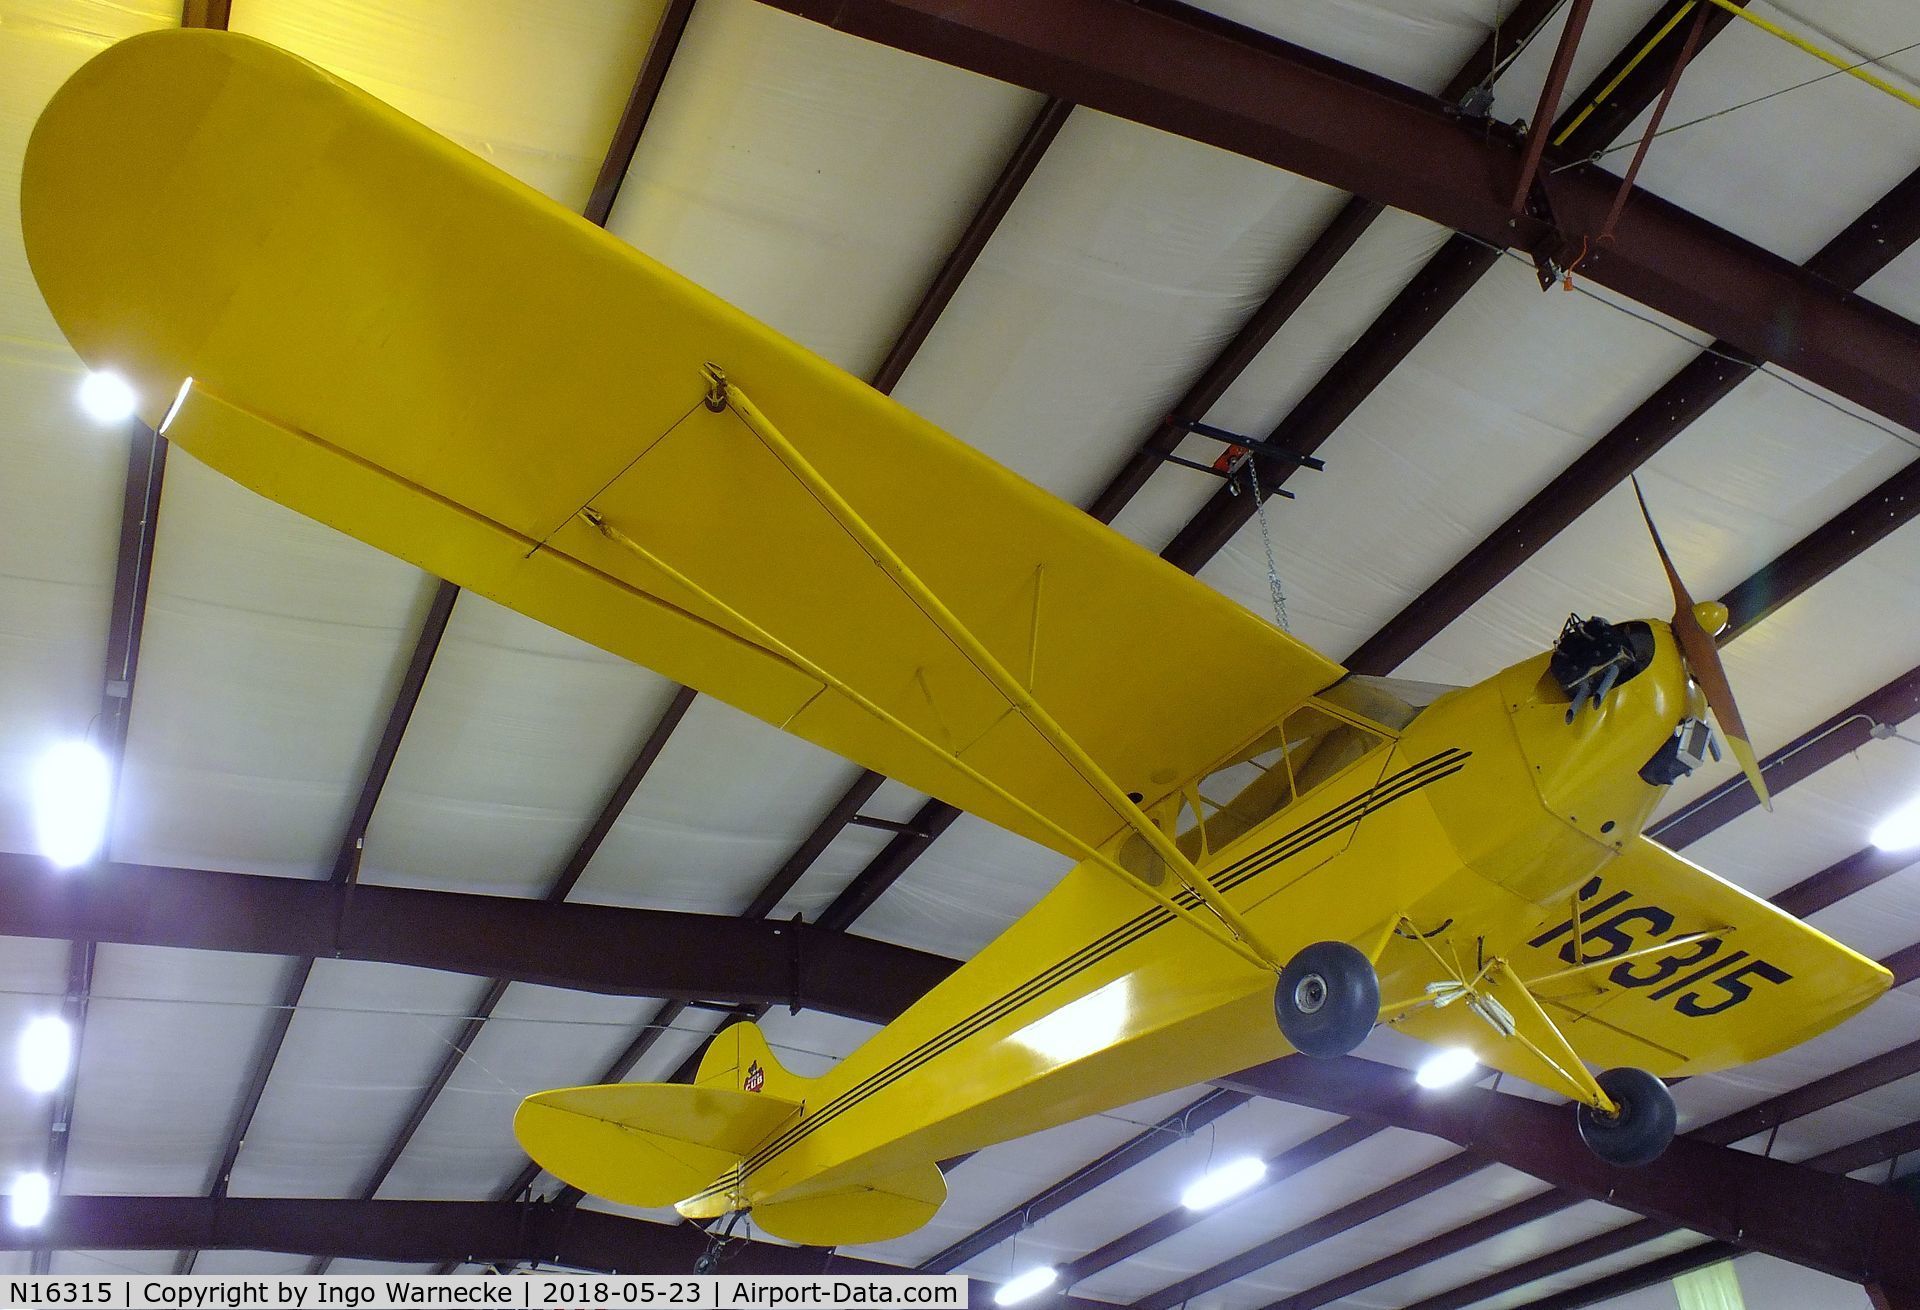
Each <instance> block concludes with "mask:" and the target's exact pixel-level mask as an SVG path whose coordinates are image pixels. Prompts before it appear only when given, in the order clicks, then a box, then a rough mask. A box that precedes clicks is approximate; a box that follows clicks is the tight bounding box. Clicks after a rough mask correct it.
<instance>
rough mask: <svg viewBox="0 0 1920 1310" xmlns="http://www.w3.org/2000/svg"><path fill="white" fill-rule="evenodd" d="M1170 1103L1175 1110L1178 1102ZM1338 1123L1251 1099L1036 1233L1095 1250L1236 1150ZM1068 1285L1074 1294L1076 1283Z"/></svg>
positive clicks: (1265, 1195)
mask: <svg viewBox="0 0 1920 1310" xmlns="http://www.w3.org/2000/svg"><path fill="white" fill-rule="evenodd" d="M1204 1091H1205V1089H1204V1088H1199V1087H1196V1088H1193V1089H1191V1090H1190V1091H1189V1092H1187V1093H1185V1094H1184V1096H1185V1097H1186V1098H1187V1100H1188V1103H1191V1101H1192V1100H1197V1099H1198V1098H1199V1096H1200V1095H1201V1094H1202V1093H1203V1092H1204ZM1174 1108H1175V1109H1178V1108H1179V1103H1178V1102H1176V1104H1175V1106H1174ZM1129 1117H1132V1116H1129ZM1340 1122H1341V1120H1340V1118H1339V1116H1337V1115H1331V1114H1326V1113H1323V1112H1321V1111H1318V1110H1309V1109H1306V1108H1304V1107H1301V1106H1295V1105H1287V1104H1285V1103H1283V1102H1279V1101H1267V1100H1261V1099H1258V1098H1256V1099H1254V1100H1251V1101H1249V1102H1247V1103H1246V1104H1245V1105H1243V1106H1241V1107H1240V1108H1238V1109H1236V1110H1233V1111H1230V1112H1229V1113H1227V1114H1225V1115H1222V1116H1221V1117H1220V1118H1218V1119H1216V1120H1214V1121H1213V1122H1212V1123H1210V1124H1206V1125H1203V1126H1201V1127H1199V1128H1195V1129H1192V1130H1191V1131H1190V1132H1189V1133H1188V1135H1187V1136H1186V1137H1185V1138H1184V1139H1183V1140H1177V1141H1174V1142H1172V1143H1171V1144H1170V1145H1168V1146H1166V1147H1165V1148H1164V1149H1162V1150H1161V1151H1159V1152H1158V1153H1157V1154H1155V1155H1153V1156H1151V1157H1149V1158H1148V1159H1147V1160H1146V1162H1145V1163H1143V1164H1139V1165H1136V1166H1134V1167H1133V1168H1131V1169H1129V1170H1127V1171H1126V1172H1125V1173H1123V1174H1121V1175H1120V1176H1119V1177H1118V1178H1115V1179H1114V1180H1113V1181H1111V1182H1109V1183H1105V1184H1103V1185H1102V1186H1100V1187H1098V1188H1095V1189H1094V1190H1093V1191H1091V1192H1089V1193H1087V1195H1085V1196H1083V1197H1081V1198H1080V1199H1079V1200H1077V1201H1074V1202H1073V1203H1071V1204H1070V1205H1067V1206H1065V1207H1064V1208H1062V1209H1061V1210H1060V1211H1058V1212H1057V1213H1055V1214H1053V1215H1051V1216H1049V1217H1048V1219H1047V1221H1046V1224H1045V1227H1044V1229H1042V1230H1040V1232H1039V1233H1038V1234H1037V1236H1040V1237H1044V1238H1045V1239H1046V1240H1047V1241H1048V1242H1050V1243H1052V1244H1054V1246H1055V1247H1057V1249H1058V1251H1059V1258H1061V1259H1062V1260H1071V1259H1073V1258H1075V1257H1076V1256H1079V1255H1084V1254H1086V1253H1087V1252H1089V1251H1094V1250H1098V1249H1099V1248H1100V1247H1102V1246H1104V1245H1106V1244H1107V1243H1108V1242H1111V1241H1113V1240H1114V1239H1115V1238H1118V1237H1120V1236H1122V1235H1124V1234H1127V1233H1131V1232H1133V1231H1134V1230H1135V1229H1137V1228H1139V1227H1140V1226H1142V1225H1143V1224H1146V1223H1148V1222H1150V1221H1152V1220H1154V1219H1157V1218H1159V1217H1160V1216H1162V1215H1164V1214H1167V1213H1169V1212H1170V1211H1177V1210H1179V1209H1180V1208H1181V1207H1180V1195H1181V1193H1182V1192H1184V1191H1185V1190H1186V1189H1187V1187H1188V1186H1189V1185H1190V1184H1192V1183H1193V1182H1195V1181H1196V1180H1198V1179H1199V1178H1201V1177H1202V1176H1204V1175H1205V1174H1206V1173H1207V1172H1208V1171H1209V1170H1211V1169H1214V1168H1217V1167H1219V1166H1221V1165H1223V1164H1226V1163H1228V1162H1230V1161H1232V1160H1234V1159H1237V1158H1239V1157H1241V1156H1247V1155H1252V1156H1257V1157H1260V1158H1263V1159H1271V1158H1273V1157H1274V1156H1276V1155H1279V1154H1280V1153H1281V1152H1283V1151H1286V1150H1288V1149H1290V1148H1292V1147H1295V1146H1298V1145H1300V1144H1301V1143H1302V1142H1305V1141H1307V1140H1308V1139H1310V1138H1313V1137H1315V1136H1318V1135H1319V1134H1320V1133H1322V1132H1325V1131H1327V1130H1328V1129H1330V1128H1333V1127H1335V1126H1336V1125H1338V1124H1339V1123H1340ZM1292 1185H1293V1179H1292V1178H1283V1179H1279V1180H1278V1181H1276V1182H1272V1183H1270V1184H1268V1185H1266V1186H1263V1187H1260V1188H1257V1189H1255V1190H1254V1191H1251V1192H1248V1193H1246V1194H1245V1195H1243V1196H1240V1197H1237V1198H1235V1199H1234V1200H1231V1201H1228V1202H1226V1203H1224V1204H1223V1205H1222V1206H1221V1210H1222V1211H1223V1212H1224V1211H1225V1210H1228V1209H1243V1210H1258V1209H1260V1208H1262V1207H1264V1206H1266V1205H1269V1204H1271V1203H1272V1199H1273V1197H1274V1196H1275V1195H1276V1194H1278V1193H1279V1192H1280V1190H1281V1189H1284V1188H1287V1187H1290V1186H1292ZM992 1258H993V1257H992V1255H991V1253H989V1255H988V1256H986V1257H985V1259H986V1260H988V1261H991V1259H992ZM1074 1290H1075V1293H1076V1295H1077V1294H1079V1292H1080V1290H1081V1289H1080V1288H1079V1287H1076V1288H1075V1289H1074Z"/></svg>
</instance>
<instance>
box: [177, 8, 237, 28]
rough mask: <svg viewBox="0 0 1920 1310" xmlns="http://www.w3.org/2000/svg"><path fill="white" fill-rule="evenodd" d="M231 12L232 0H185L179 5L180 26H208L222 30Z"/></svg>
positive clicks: (225, 26)
mask: <svg viewBox="0 0 1920 1310" xmlns="http://www.w3.org/2000/svg"><path fill="white" fill-rule="evenodd" d="M232 13H233V0H185V2H184V3H183V4H182V5H181V7H180V26H182V27H210V28H213V29H214V30H216V31H221V32H224V31H226V30H227V20H228V19H229V18H230V17H231V16H232Z"/></svg>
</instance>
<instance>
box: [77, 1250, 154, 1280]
mask: <svg viewBox="0 0 1920 1310" xmlns="http://www.w3.org/2000/svg"><path fill="white" fill-rule="evenodd" d="M174 1254H175V1253H174V1252H172V1251H56V1252H54V1255H53V1259H52V1261H51V1262H50V1263H49V1264H48V1266H47V1272H48V1273H51V1274H54V1275H56V1276H62V1277H67V1278H101V1277H113V1276H116V1275H121V1274H170V1273H172V1272H173V1260H174Z"/></svg>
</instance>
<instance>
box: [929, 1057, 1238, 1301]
mask: <svg viewBox="0 0 1920 1310" xmlns="http://www.w3.org/2000/svg"><path fill="white" fill-rule="evenodd" d="M1248 1099H1249V1098H1248V1097H1247V1096H1246V1095H1245V1094H1244V1093H1241V1092H1229V1091H1227V1090H1225V1089H1224V1088H1218V1087H1216V1088H1210V1089H1209V1090H1208V1091H1207V1092H1206V1093H1204V1094H1203V1095H1202V1096H1201V1097H1200V1099H1199V1100H1197V1101H1193V1102H1190V1103H1189V1104H1188V1105H1186V1106H1185V1107H1183V1108H1181V1109H1179V1110H1176V1111H1174V1112H1173V1113H1172V1114H1170V1115H1167V1116H1166V1117H1165V1118H1163V1119H1161V1120H1160V1122H1158V1123H1156V1124H1152V1125H1149V1126H1148V1127H1147V1128H1146V1129H1144V1130H1142V1131H1141V1132H1139V1133H1136V1134H1135V1135H1134V1136H1132V1137H1130V1138H1128V1139H1127V1140H1126V1141H1124V1142H1122V1143H1120V1145H1118V1146H1116V1147H1114V1148H1113V1149H1112V1150H1111V1151H1108V1152H1106V1153H1105V1154H1104V1155H1102V1156H1100V1158H1099V1159H1097V1160H1093V1161H1091V1162H1090V1163H1088V1164H1085V1165H1082V1166H1081V1167H1080V1168H1078V1169H1076V1170H1074V1172H1073V1173H1071V1174H1069V1175H1067V1177H1065V1178H1063V1179H1061V1180H1060V1181H1059V1182H1057V1183H1055V1184H1053V1185H1052V1186H1051V1187H1048V1188H1047V1189H1046V1190H1045V1191H1043V1192H1037V1193H1035V1194H1034V1195H1033V1196H1030V1197H1028V1198H1027V1199H1026V1200H1025V1201H1024V1202H1022V1203H1021V1204H1019V1205H1017V1206H1014V1207H1013V1208H1012V1209H1011V1210H1008V1211H1007V1212H1006V1213H1005V1214H1003V1215H1001V1216H1000V1217H999V1218H997V1219H995V1220H993V1221H992V1222H990V1223H987V1224H983V1225H981V1226H980V1227H979V1228H976V1229H974V1230H973V1231H972V1232H971V1233H968V1234H967V1235H966V1236H965V1237H963V1238H961V1239H960V1240H959V1241H957V1242H955V1243H953V1244H952V1245H951V1246H948V1247H947V1248H945V1249H944V1250H941V1251H938V1252H936V1253H935V1254H933V1255H930V1256H928V1257H927V1258H926V1259H925V1260H922V1261H921V1262H920V1263H919V1264H918V1265H917V1266H915V1267H916V1268H917V1269H919V1271H920V1272H921V1273H926V1274H944V1273H950V1272H952V1271H953V1270H955V1269H958V1268H959V1267H960V1266H961V1265H963V1264H965V1263H966V1262H967V1261H969V1260H971V1259H973V1258H974V1257H975V1256H977V1255H983V1254H985V1253H986V1252H987V1251H990V1250H992V1249H993V1248H994V1247H996V1246H998V1245H999V1244H1000V1243H1001V1242H1004V1241H1006V1240H1007V1239H1008V1238H1010V1237H1014V1236H1016V1235H1018V1234H1019V1233H1021V1232H1024V1231H1025V1230H1026V1229H1027V1228H1029V1227H1031V1226H1032V1225H1034V1224H1036V1223H1039V1222H1040V1221H1041V1220H1042V1219H1045V1218H1046V1217H1047V1216H1048V1215H1050V1214H1052V1213H1054V1212H1055V1211H1056V1210H1060V1209H1064V1208H1065V1207H1066V1206H1069V1205H1071V1204H1073V1202H1075V1201H1077V1200H1079V1199H1080V1198H1081V1197H1083V1196H1085V1195H1086V1194H1087V1193H1088V1192H1091V1191H1092V1190H1093V1189H1094V1188H1096V1187H1098V1186H1100V1185H1101V1184H1102V1183H1105V1182H1109V1181H1111V1180H1113V1179H1115V1178H1118V1177H1119V1176H1120V1175H1121V1174H1123V1173H1125V1172H1126V1171H1127V1170H1129V1169H1131V1168H1133V1166H1135V1165H1136V1164H1139V1163H1140V1162H1141V1161H1143V1160H1146V1159H1149V1158H1151V1157H1152V1156H1155V1155H1158V1154H1159V1153H1160V1152H1161V1151H1164V1150H1166V1149H1167V1148H1168V1147H1169V1146H1174V1145H1176V1144H1178V1143H1180V1142H1184V1141H1186V1140H1187V1138H1188V1137H1189V1136H1190V1135H1192V1134H1193V1133H1195V1132H1197V1131H1199V1130H1200V1129H1202V1128H1204V1127H1206V1126H1207V1125H1208V1124H1210V1123H1212V1122H1213V1121H1214V1120H1215V1119H1218V1118H1219V1117H1220V1116H1221V1115H1223V1114H1225V1113H1227V1112H1228V1111H1229V1110H1233V1109H1236V1108H1237V1107H1239V1106H1242V1105H1245V1104H1246V1103H1247V1101H1248ZM1082 1276H1084V1275H1082ZM1073 1282H1074V1278H1073V1277H1066V1276H1063V1277H1062V1279H1061V1285H1062V1286H1068V1285H1070V1284H1072V1283H1073Z"/></svg>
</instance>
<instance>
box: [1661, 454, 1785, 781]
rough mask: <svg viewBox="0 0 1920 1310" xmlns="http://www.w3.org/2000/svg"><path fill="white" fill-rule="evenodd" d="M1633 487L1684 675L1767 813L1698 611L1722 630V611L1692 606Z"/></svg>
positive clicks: (1755, 760)
mask: <svg viewBox="0 0 1920 1310" xmlns="http://www.w3.org/2000/svg"><path fill="white" fill-rule="evenodd" d="M1631 481H1632V482H1633V494H1634V496H1635V498H1636V499H1638V500H1639V502H1640V517H1641V518H1642V519H1644V520H1646V524H1647V534H1648V535H1649V536H1651V537H1652V538H1653V548H1654V550H1655V551H1657V552H1659V555H1660V567H1662V568H1663V569H1665V570H1666V571H1667V584H1668V585H1669V586H1671V587H1672V588H1673V636H1674V640H1675V641H1677V642H1679V643H1680V654H1681V656H1682V658H1684V659H1685V660H1686V662H1687V671H1688V672H1689V673H1691V674H1692V675H1693V680H1694V681H1695V682H1697V683H1699V684H1700V690H1701V691H1702V692H1704V693H1705V694H1706V698H1707V706H1708V708H1710V709H1711V710H1712V711H1713V717H1714V721H1715V722H1716V723H1718V724H1719V725H1720V735H1721V736H1723V737H1725V738H1726V739H1727V745H1728V746H1729V747H1731V748H1732V750H1733V758H1734V759H1736V760H1738V761H1739V762H1740V772H1742V773H1744V774H1746V775H1747V781H1748V782H1749V783H1750V784H1752V786H1753V791H1754V795H1756V796H1758V797H1759V798H1760V803H1761V804H1762V805H1764V806H1765V807H1766V808H1767V809H1769V810H1771V809H1772V808H1773V795H1772V793H1771V792H1769V791H1768V790H1767V780H1766V778H1765V777H1764V776H1763V775H1762V774H1761V772H1760V760H1759V757H1758V756H1757V755H1755V754H1754V750H1753V741H1752V739H1751V738H1749V737H1748V736H1747V725H1746V724H1745V723H1743V722H1741V719H1740V707H1739V706H1738V705H1736V704H1734V700H1733V685H1732V684H1731V683H1729V682H1728V681H1727V666H1726V665H1725V664H1723V663H1722V662H1721V660H1720V647H1719V645H1718V644H1716V643H1715V641H1714V639H1713V634H1712V633H1710V632H1708V631H1707V630H1706V628H1705V627H1704V626H1703V625H1702V624H1701V622H1700V611H1701V610H1706V609H1711V610H1712V611H1714V612H1715V616H1716V618H1717V624H1716V626H1725V624H1726V609H1725V607H1724V606H1721V605H1719V604H1718V603H1717V602H1714V601H1707V602H1705V603H1704V604H1696V603H1695V601H1694V599H1693V597H1692V595H1691V594H1689V593H1688V591H1687V584H1686V583H1684V582H1682V581H1681V580H1680V571H1679V570H1678V569H1676V568H1674V567H1673V557H1672V556H1671V555H1669V554H1667V545H1666V543H1665V542H1664V541H1662V540H1660V529H1659V528H1656V527H1655V526H1654V525H1653V511H1651V510H1649V509H1648V508H1647V496H1646V493H1645V492H1643V491H1641V490H1640V479H1638V478H1633V479H1631Z"/></svg>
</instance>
